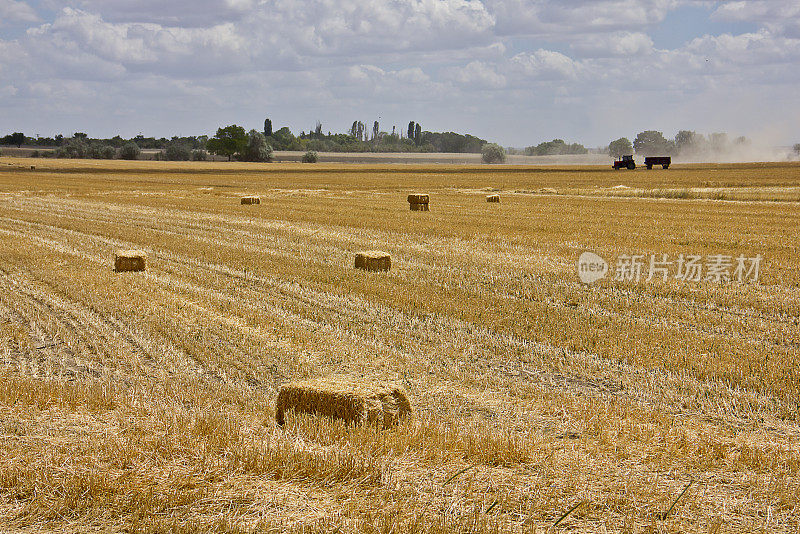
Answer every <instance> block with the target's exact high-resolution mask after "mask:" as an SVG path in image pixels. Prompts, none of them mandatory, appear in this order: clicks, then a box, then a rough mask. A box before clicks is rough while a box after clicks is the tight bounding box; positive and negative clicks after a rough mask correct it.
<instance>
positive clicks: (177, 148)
mask: <svg viewBox="0 0 800 534" xmlns="http://www.w3.org/2000/svg"><path fill="white" fill-rule="evenodd" d="M163 156H164V159H165V160H167V161H189V160H190V159H191V157H192V150H191V149H190V148H189V145H186V144H184V143H183V142H181V141H172V142H171V143H170V144H168V145H167V148H165V149H164V153H163Z"/></svg>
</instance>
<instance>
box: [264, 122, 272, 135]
mask: <svg viewBox="0 0 800 534" xmlns="http://www.w3.org/2000/svg"><path fill="white" fill-rule="evenodd" d="M270 135H272V121H271V120H270V119H264V137H269V136H270Z"/></svg>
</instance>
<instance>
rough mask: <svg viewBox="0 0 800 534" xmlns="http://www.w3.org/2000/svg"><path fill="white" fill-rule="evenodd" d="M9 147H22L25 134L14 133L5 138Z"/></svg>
mask: <svg viewBox="0 0 800 534" xmlns="http://www.w3.org/2000/svg"><path fill="white" fill-rule="evenodd" d="M6 139H7V141H8V144H9V145H17V148H19V147H21V146H22V143H24V142H25V134H24V133H22V132H14V133H12V134H11V135H9V136H7V137H6Z"/></svg>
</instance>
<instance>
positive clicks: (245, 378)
mask: <svg viewBox="0 0 800 534" xmlns="http://www.w3.org/2000/svg"><path fill="white" fill-rule="evenodd" d="M26 161H29V160H24V159H14V158H8V157H4V158H0V531H2V532H87V531H98V532H117V531H125V532H152V533H155V532H176V533H189V532H265V531H266V532H270V531H274V532H312V533H313V532H328V533H330V532H341V533H346V532H366V533H379V532H380V533H384V532H385V533H389V532H398V533H399V532H420V533H421V532H431V533H445V532H476V533H483V532H491V533H505V532H539V533H542V532H548V531H552V532H559V531H572V532H597V533H603V532H628V533H635V532H659V533H661V532H719V533H723V532H729V533H739V532H797V531H798V530H800V424H799V423H798V405H800V318H799V317H800V255H799V254H798V249H799V248H800V165H798V164H748V165H695V166H680V165H675V166H674V168H673V167H671V168H670V169H669V170H667V171H664V170H660V169H658V170H652V171H646V170H636V171H633V172H630V171H628V172H625V171H613V170H611V169H610V167H602V168H601V167H575V168H569V167H559V168H555V167H554V168H521V167H513V166H478V165H476V166H448V165H429V166H425V165H349V166H348V165H338V164H317V165H315V166H313V168H312V167H309V166H308V165H300V164H270V165H264V164H245V163H212V162H197V163H163V162H122V161H103V162H95V161H69V160H60V161H51V160H40V161H37V164H36V169H35V170H31V169H30V168H29V163H28V164H26ZM414 191H425V192H427V193H429V194H430V195H431V202H432V203H433V205H434V206H435V209H432V210H431V211H429V212H415V211H411V210H409V207H408V203H407V195H408V194H409V193H411V192H414ZM489 194H499V195H501V196H502V197H503V199H502V204H492V203H487V202H486V196H487V195H489ZM245 196H258V197H260V199H261V204H260V205H248V206H244V205H241V203H240V201H241V198H242V197H245ZM132 249H133V250H141V251H143V252H144V253H145V254H146V255H147V270H146V271H142V272H114V268H113V267H114V253H115V251H117V250H132ZM364 250H382V251H385V252H387V253H388V254H390V255H391V258H392V268H391V271H388V272H370V271H365V270H361V269H354V268H353V258H354V255H355V254H356V253H357V252H359V251H364ZM584 251H592V252H595V253H596V254H598V255H599V256H601V257H603V258H605V259H606V260H608V261H609V262H611V269H612V270H613V269H614V264H613V262H614V261H615V258H617V257H618V256H620V255H644V256H649V255H658V256H661V255H663V254H666V255H668V256H669V257H671V258H673V259H674V258H676V257H678V256H679V255H681V254H683V255H702V256H710V255H730V256H731V257H736V256H739V255H744V256H746V257H748V258H750V257H756V256H757V255H760V256H761V257H763V262H762V264H761V269H760V273H759V279H758V283H743V284H742V283H738V282H714V281H703V282H691V281H679V280H675V279H673V278H670V279H668V280H666V281H664V280H662V279H660V278H658V277H657V278H656V279H653V280H649V281H645V280H640V281H638V282H637V281H615V280H611V279H608V278H606V279H604V280H601V281H598V282H596V283H594V284H592V285H582V284H581V283H580V281H579V280H578V277H577V275H576V261H577V258H578V256H579V255H580V254H581V253H582V252H584ZM331 375H347V376H350V377H355V379H356V380H359V379H363V381H364V384H365V387H366V385H367V384H368V383H369V381H370V380H372V379H374V378H376V377H377V378H380V379H381V380H386V381H389V382H392V383H397V384H398V385H400V386H402V388H403V389H404V390H405V391H406V392H407V394H408V398H409V400H410V402H411V406H412V409H413V413H412V416H411V417H405V418H402V419H401V420H400V421H399V423H398V424H397V425H396V426H394V425H393V426H391V427H389V428H382V427H381V426H380V425H361V426H353V425H348V424H347V423H346V422H344V421H342V420H335V419H326V418H322V417H318V416H315V415H309V414H297V415H294V414H292V412H288V413H287V415H286V421H285V424H284V425H283V426H278V425H277V424H276V422H275V415H276V414H275V402H276V399H277V396H278V391H279V390H280V388H281V386H282V385H284V384H287V383H294V382H302V381H307V380H313V379H318V378H324V377H327V376H331ZM568 512H569V513H568Z"/></svg>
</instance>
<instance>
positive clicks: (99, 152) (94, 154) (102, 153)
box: [87, 145, 117, 159]
mask: <svg viewBox="0 0 800 534" xmlns="http://www.w3.org/2000/svg"><path fill="white" fill-rule="evenodd" d="M87 155H88V157H90V158H92V159H114V156H116V155H117V150H116V149H115V148H114V147H113V146H111V145H92V146H90V147H89V151H88V154H87Z"/></svg>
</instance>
